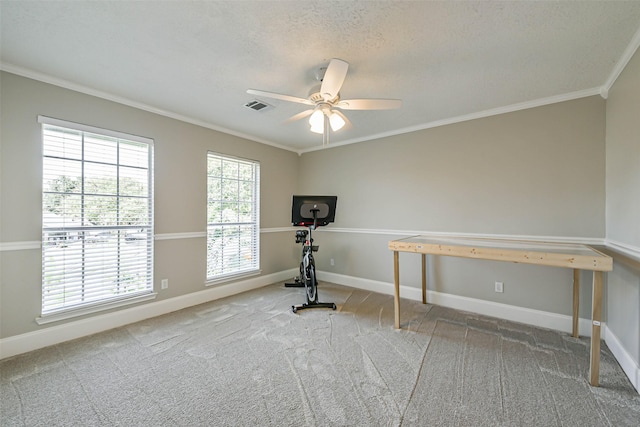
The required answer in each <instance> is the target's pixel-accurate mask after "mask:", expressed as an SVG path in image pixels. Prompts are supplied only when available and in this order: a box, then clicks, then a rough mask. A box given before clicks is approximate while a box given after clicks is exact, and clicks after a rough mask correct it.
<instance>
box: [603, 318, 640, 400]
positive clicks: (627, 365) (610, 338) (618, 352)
mask: <svg viewBox="0 0 640 427" xmlns="http://www.w3.org/2000/svg"><path fill="white" fill-rule="evenodd" d="M605 342H606V343H607V347H609V350H611V353H613V356H614V357H615V358H616V360H617V361H618V363H619V364H620V366H621V367H622V370H623V371H624V373H625V374H627V377H629V381H631V384H633V387H634V388H635V389H636V391H637V392H639V393H640V366H638V364H637V363H636V362H635V361H634V360H633V357H631V355H630V354H629V352H627V350H626V349H625V348H624V347H623V346H622V343H621V342H620V340H619V339H618V337H617V336H616V335H615V334H614V333H613V332H612V331H611V330H610V329H608V330H607V338H606V339H605Z"/></svg>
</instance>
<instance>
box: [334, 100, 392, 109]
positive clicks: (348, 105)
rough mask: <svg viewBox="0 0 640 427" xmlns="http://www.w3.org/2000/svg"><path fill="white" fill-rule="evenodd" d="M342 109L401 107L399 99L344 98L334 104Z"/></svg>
mask: <svg viewBox="0 0 640 427" xmlns="http://www.w3.org/2000/svg"><path fill="white" fill-rule="evenodd" d="M335 107H338V108H341V109H343V110H393V109H396V108H400V107H402V100H400V99H344V100H341V101H340V102H338V103H337V104H335Z"/></svg>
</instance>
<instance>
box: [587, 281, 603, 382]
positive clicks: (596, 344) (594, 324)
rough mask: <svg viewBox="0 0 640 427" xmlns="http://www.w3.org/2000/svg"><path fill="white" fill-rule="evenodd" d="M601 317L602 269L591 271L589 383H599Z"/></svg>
mask: <svg viewBox="0 0 640 427" xmlns="http://www.w3.org/2000/svg"><path fill="white" fill-rule="evenodd" d="M601 317H602V271H594V272H593V301H592V314H591V364H590V367H589V383H590V384H591V385H592V386H594V387H598V385H599V384H600V379H599V377H600V320H601Z"/></svg>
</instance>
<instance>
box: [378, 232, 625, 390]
mask: <svg viewBox="0 0 640 427" xmlns="http://www.w3.org/2000/svg"><path fill="white" fill-rule="evenodd" d="M389 249H391V250H392V251H393V276H394V283H395V299H394V309H395V327H396V329H400V266H399V253H400V252H414V253H419V254H422V303H423V304H426V303H427V261H426V256H427V255H446V256H454V257H462V258H475V259H487V260H494V261H510V262H516V263H524V264H537V265H546V266H552V267H565V268H572V269H573V336H574V337H576V338H577V337H578V308H579V295H580V270H591V271H593V300H592V311H591V354H590V365H589V383H590V384H591V385H592V386H598V385H599V374H600V321H601V317H602V272H603V271H611V270H613V260H612V258H611V257H609V256H607V255H605V254H603V253H601V252H598V251H597V250H595V249H593V248H591V247H589V246H586V245H581V244H565V243H546V242H532V241H514V240H499V239H481V238H466V237H429V236H413V237H408V238H405V239H399V240H392V241H390V242H389Z"/></svg>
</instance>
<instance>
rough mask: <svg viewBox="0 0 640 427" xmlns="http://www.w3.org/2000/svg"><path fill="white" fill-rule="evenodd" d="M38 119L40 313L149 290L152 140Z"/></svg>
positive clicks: (99, 303)
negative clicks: (40, 150) (40, 155)
mask: <svg viewBox="0 0 640 427" xmlns="http://www.w3.org/2000/svg"><path fill="white" fill-rule="evenodd" d="M39 121H40V123H42V140H43V161H42V164H43V168H42V169H43V173H42V188H43V192H42V316H43V318H44V317H45V316H46V315H51V314H58V313H61V312H68V311H71V310H73V311H75V310H79V309H86V308H88V307H94V306H103V305H105V304H107V303H115V302H117V301H123V300H127V301H130V300H131V299H132V298H139V297H140V296H141V295H145V294H146V295H150V294H152V292H153V218H152V212H153V199H152V195H153V189H152V182H153V179H152V159H153V155H152V150H153V145H152V142H153V141H151V140H149V139H146V138H140V137H135V136H131V135H123V134H119V133H116V132H111V131H105V130H102V129H96V128H90V127H88V126H83V125H78V124H75V123H69V122H63V121H60V120H56V119H50V118H47V117H39ZM94 308H95V307H94Z"/></svg>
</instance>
